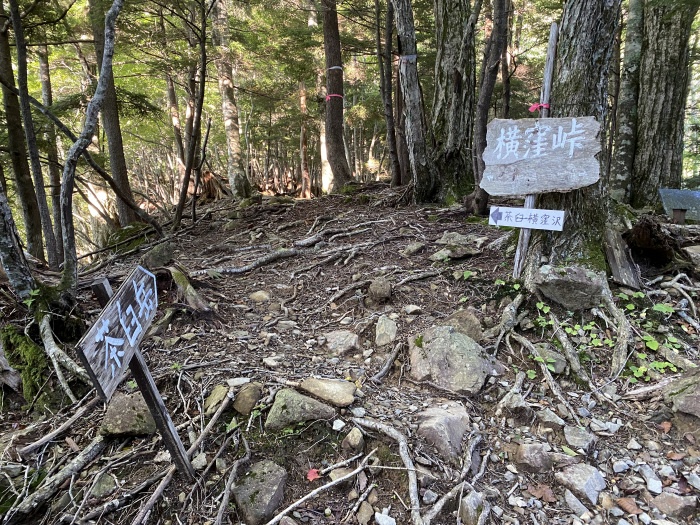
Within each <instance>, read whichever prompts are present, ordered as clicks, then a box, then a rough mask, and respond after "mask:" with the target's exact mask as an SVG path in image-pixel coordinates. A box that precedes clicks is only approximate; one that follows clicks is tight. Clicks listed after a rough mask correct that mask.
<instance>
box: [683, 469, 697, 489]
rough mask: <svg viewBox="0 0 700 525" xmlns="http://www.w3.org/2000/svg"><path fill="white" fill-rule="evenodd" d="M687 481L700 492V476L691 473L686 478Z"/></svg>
mask: <svg viewBox="0 0 700 525" xmlns="http://www.w3.org/2000/svg"><path fill="white" fill-rule="evenodd" d="M686 479H687V480H688V484H689V485H690V486H691V487H693V488H694V489H695V490H700V476H698V475H697V474H695V473H694V472H691V473H690V474H688V475H687V476H686Z"/></svg>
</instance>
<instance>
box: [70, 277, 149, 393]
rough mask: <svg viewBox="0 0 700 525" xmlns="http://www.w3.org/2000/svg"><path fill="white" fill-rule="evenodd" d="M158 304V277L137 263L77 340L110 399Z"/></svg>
mask: <svg viewBox="0 0 700 525" xmlns="http://www.w3.org/2000/svg"><path fill="white" fill-rule="evenodd" d="M157 307H158V294H157V290H156V277H155V275H153V274H152V273H151V272H149V271H148V270H146V269H145V268H143V267H141V266H138V267H137V268H136V269H135V270H134V271H133V272H132V273H131V275H130V276H129V277H128V278H127V279H126V281H124V284H122V286H121V287H120V288H119V291H117V293H116V294H115V295H114V296H113V297H112V299H111V300H110V301H109V303H108V304H107V306H106V307H105V308H104V310H103V311H102V314H101V315H100V317H99V318H98V320H97V321H96V322H95V324H94V325H93V326H92V328H91V329H90V330H89V331H88V332H87V333H86V334H85V335H84V336H83V338H82V339H81V340H80V342H79V343H78V347H77V348H78V354H79V355H80V357H81V360H82V361H83V364H84V365H85V367H86V368H87V369H88V373H89V374H90V375H91V376H92V378H93V380H94V381H95V383H96V384H95V386H96V388H98V390H101V392H100V393H101V394H102V395H103V397H105V399H109V398H110V397H111V395H112V393H114V390H115V389H116V388H117V386H118V384H119V382H120V380H121V378H122V374H123V372H124V369H125V367H126V365H128V363H129V360H130V359H131V357H132V356H133V354H134V350H135V349H136V348H137V347H138V344H139V343H140V342H141V339H142V338H143V336H144V334H145V331H146V329H147V328H148V326H149V325H150V323H151V321H152V320H153V317H154V316H155V313H156V309H157Z"/></svg>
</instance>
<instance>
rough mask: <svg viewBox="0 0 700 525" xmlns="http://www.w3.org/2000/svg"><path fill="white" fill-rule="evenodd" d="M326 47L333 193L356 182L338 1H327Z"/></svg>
mask: <svg viewBox="0 0 700 525" xmlns="http://www.w3.org/2000/svg"><path fill="white" fill-rule="evenodd" d="M322 6H323V48H324V51H325V55H326V150H327V154H328V163H329V164H330V167H331V171H332V172H333V183H332V185H331V187H330V188H329V191H330V192H332V191H338V190H340V188H342V187H343V186H344V185H345V184H347V183H348V182H350V181H351V180H352V173H351V172H350V165H349V164H348V159H347V157H346V156H345V143H344V140H343V97H344V95H345V93H344V91H343V61H342V57H341V54H340V32H339V30H338V12H337V10H336V2H335V0H323V1H322Z"/></svg>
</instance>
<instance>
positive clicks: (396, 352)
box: [369, 342, 404, 383]
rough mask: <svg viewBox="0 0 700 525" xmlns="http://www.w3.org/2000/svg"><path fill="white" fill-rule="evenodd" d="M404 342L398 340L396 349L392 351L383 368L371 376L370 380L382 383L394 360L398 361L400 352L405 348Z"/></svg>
mask: <svg viewBox="0 0 700 525" xmlns="http://www.w3.org/2000/svg"><path fill="white" fill-rule="evenodd" d="M403 346H404V343H403V342H398V343H396V346H395V347H394V351H393V352H391V355H390V356H389V357H388V358H387V360H386V361H385V362H384V365H382V368H381V370H379V372H377V373H376V374H374V375H373V376H372V377H370V378H369V380H370V381H374V382H375V383H381V382H382V379H384V377H385V376H386V375H387V374H388V373H389V370H391V366H392V365H393V364H394V361H396V358H397V357H398V355H399V353H400V352H401V349H402V348H403Z"/></svg>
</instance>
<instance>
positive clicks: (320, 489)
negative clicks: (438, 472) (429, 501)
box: [266, 418, 415, 525]
mask: <svg viewBox="0 0 700 525" xmlns="http://www.w3.org/2000/svg"><path fill="white" fill-rule="evenodd" d="M354 419H356V418H354ZM376 451H377V449H376V448H375V449H374V450H373V451H372V452H370V453H369V454H367V455H366V456H365V457H364V458H363V459H362V461H361V462H360V464H359V465H358V467H357V468H356V469H355V470H353V471H352V472H349V473H347V474H346V475H345V476H341V477H340V478H338V479H335V480H333V481H329V482H328V483H326V484H325V485H322V486H321V487H318V488H317V489H314V490H312V491H311V492H309V493H308V494H307V495H306V496H304V497H303V498H301V499H299V500H297V501H295V502H294V503H292V504H291V505H290V506H289V507H287V508H286V509H284V510H283V511H282V512H280V513H279V514H277V516H275V517H274V518H272V519H271V520H270V521H268V522H267V524H266V525H275V523H279V522H280V521H282V518H284V517H285V516H286V515H287V514H289V513H290V512H291V511H293V510H294V509H296V508H297V507H298V506H299V505H301V504H302V503H304V502H306V501H308V500H310V499H312V498H315V497H316V496H317V495H319V494H320V493H321V492H323V491H325V490H328V489H329V488H331V487H334V486H335V485H338V484H340V483H343V482H344V481H346V480H348V479H350V478H352V477H354V476H357V475H358V474H359V473H360V472H362V471H363V470H364V469H365V467H367V462H368V461H369V458H370V457H372V456H373V455H374V453H375V452H376ZM414 476H415V473H414Z"/></svg>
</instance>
